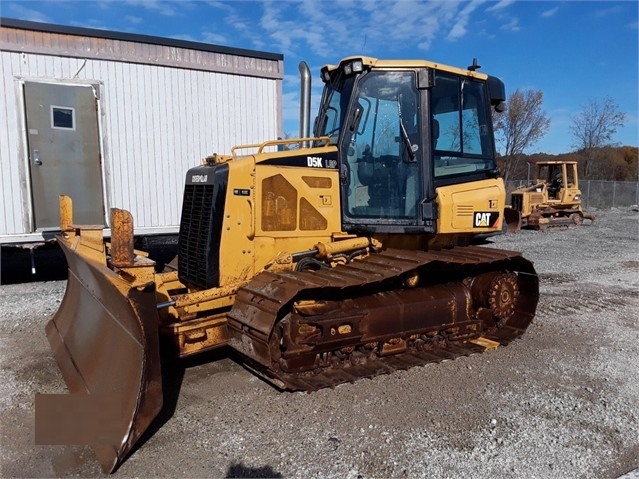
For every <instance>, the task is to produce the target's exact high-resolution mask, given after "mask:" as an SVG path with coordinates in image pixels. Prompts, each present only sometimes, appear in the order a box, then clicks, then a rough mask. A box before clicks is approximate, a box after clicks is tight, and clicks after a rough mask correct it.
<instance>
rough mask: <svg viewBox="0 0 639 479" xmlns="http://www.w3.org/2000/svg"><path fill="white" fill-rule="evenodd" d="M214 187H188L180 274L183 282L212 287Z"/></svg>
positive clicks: (180, 250) (184, 208)
mask: <svg viewBox="0 0 639 479" xmlns="http://www.w3.org/2000/svg"><path fill="white" fill-rule="evenodd" d="M214 189H215V188H214V186H213V185H186V186H185V188H184V201H183V206H182V218H181V220H180V236H179V241H178V271H179V277H180V281H182V282H183V283H188V284H192V285H196V286H200V287H202V288H210V287H211V286H214V285H213V284H211V282H212V278H211V277H210V272H209V270H208V268H207V265H208V261H207V259H208V255H209V249H210V243H209V240H210V237H211V231H210V229H211V225H212V218H211V216H212V214H213V193H214Z"/></svg>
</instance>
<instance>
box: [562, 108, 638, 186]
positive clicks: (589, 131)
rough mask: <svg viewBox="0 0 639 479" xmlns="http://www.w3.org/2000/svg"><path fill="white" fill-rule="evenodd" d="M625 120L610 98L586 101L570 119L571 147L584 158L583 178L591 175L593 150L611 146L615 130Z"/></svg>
mask: <svg viewBox="0 0 639 479" xmlns="http://www.w3.org/2000/svg"><path fill="white" fill-rule="evenodd" d="M625 119H626V114H625V113H623V112H621V111H619V106H618V105H617V102H616V101H615V100H613V99H612V98H610V97H607V98H605V99H604V100H603V101H598V100H594V99H590V100H588V102H587V103H586V104H585V105H583V106H582V107H581V111H580V112H579V113H578V114H576V115H575V116H573V117H572V124H571V125H570V131H571V132H572V136H573V139H574V141H575V142H574V144H573V146H574V147H575V148H576V149H577V150H579V151H581V152H582V153H583V156H584V163H583V168H584V178H588V177H589V176H590V174H591V169H592V163H593V159H594V156H595V150H596V149H597V148H601V147H604V146H611V144H612V137H613V135H614V134H615V133H616V132H617V128H620V127H622V126H623V124H624V121H625Z"/></svg>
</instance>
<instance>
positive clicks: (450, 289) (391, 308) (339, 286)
mask: <svg viewBox="0 0 639 479" xmlns="http://www.w3.org/2000/svg"><path fill="white" fill-rule="evenodd" d="M477 68H478V67H477V65H476V63H474V64H473V66H471V67H469V68H468V69H460V68H455V67H450V66H446V65H442V64H438V63H433V62H428V61H422V60H410V61H408V60H407V61H388V60H378V59H374V58H369V57H349V58H346V59H344V60H342V61H341V62H340V63H339V64H338V65H328V66H325V67H323V68H322V70H321V77H322V80H323V82H324V84H325V86H324V92H323V95H322V99H321V103H320V107H319V112H318V114H317V117H316V120H315V124H314V131H313V135H312V136H311V135H310V133H309V132H307V131H302V132H301V134H300V138H298V139H288V140H276V141H268V142H265V143H263V144H259V145H241V146H237V147H235V148H233V150H232V151H231V152H230V154H229V155H213V156H210V157H208V158H205V159H204V160H203V162H202V164H201V165H200V166H197V167H195V168H193V169H191V170H189V171H188V172H187V174H186V185H185V189H184V197H183V206H182V216H181V221H180V233H179V239H178V256H177V261H176V262H175V265H176V268H175V269H174V270H168V271H165V272H156V271H155V264H154V262H153V261H151V260H150V259H149V258H148V257H146V255H145V254H144V253H143V252H140V251H135V250H134V249H133V235H134V226H133V218H132V217H131V215H130V214H129V213H128V212H126V211H124V210H120V209H112V210H111V219H110V227H111V238H110V242H105V240H104V238H103V231H102V229H101V227H92V226H79V225H74V224H73V219H72V216H73V212H72V203H71V199H70V198H68V197H62V198H61V230H62V233H61V235H60V236H59V237H58V241H59V243H60V245H61V246H62V248H63V250H64V252H65V255H66V258H67V262H68V266H69V280H68V286H67V291H66V294H65V297H64V299H63V302H62V304H61V306H60V308H59V310H58V312H57V313H56V314H55V316H54V317H53V319H52V320H51V321H50V322H49V324H48V325H47V328H46V331H47V337H48V339H49V341H50V344H51V346H52V349H53V351H54V355H55V357H56V360H57V362H58V364H59V366H60V368H61V370H62V373H63V376H64V378H65V381H66V383H67V385H68V388H69V391H70V392H71V393H77V394H85V395H86V394H88V395H89V396H86V397H88V398H95V399H96V400H95V401H94V402H92V403H91V404H96V405H99V407H98V406H95V407H93V408H91V407H86V408H84V409H83V411H85V417H84V418H83V419H85V420H87V421H89V422H90V423H91V424H93V425H94V427H95V431H94V433H95V438H93V439H92V440H90V441H89V443H90V445H92V446H93V448H94V450H95V451H96V455H97V457H98V459H99V461H100V463H101V465H102V467H103V469H104V471H106V472H111V471H113V470H115V469H116V468H117V467H118V465H119V464H120V463H121V462H122V461H123V460H125V458H126V457H127V455H128V454H129V453H130V451H131V449H132V448H133V447H134V446H135V445H136V443H137V442H138V441H139V439H140V437H141V436H142V434H143V433H144V432H145V431H146V430H147V429H148V428H149V426H150V425H151V423H152V422H153V420H154V418H155V417H156V416H157V415H158V414H159V412H160V411H161V409H162V403H163V396H162V394H163V393H162V379H163V377H162V372H163V370H162V363H163V362H164V361H167V360H169V359H170V358H184V357H187V356H192V355H195V354H198V353H202V352H204V351H209V350H212V349H215V348H221V347H227V348H229V347H230V348H232V349H234V350H236V351H237V352H239V353H240V355H241V356H242V358H243V360H244V364H245V366H246V367H247V368H248V369H250V370H251V371H253V372H254V373H256V374H258V375H259V376H261V377H262V378H264V379H265V380H266V381H268V382H270V383H271V384H273V385H275V386H276V387H278V388H280V389H284V390H306V391H313V390H317V389H320V388H324V387H333V386H335V385H338V384H340V383H344V382H352V381H355V380H357V379H358V378H362V377H373V376H375V375H378V374H385V373H390V372H392V371H396V370H399V369H406V368H409V367H412V366H418V365H423V364H426V363H429V362H437V361H441V360H443V359H452V358H455V357H458V356H460V355H468V354H471V353H477V352H482V351H484V350H486V349H492V348H495V347H498V346H499V345H506V344H508V343H509V342H511V341H512V340H514V339H516V338H518V337H519V336H521V335H522V334H523V333H524V331H525V330H526V328H527V326H528V325H529V323H530V322H531V321H532V319H533V316H534V314H535V309H536V306H537V301H538V294H539V285H538V277H537V275H536V273H535V270H534V268H533V266H532V264H531V263H530V262H529V261H527V260H526V259H524V258H523V257H522V256H521V255H520V254H519V253H515V252H511V251H505V250H497V249H491V248H486V247H479V246H473V245H472V243H473V239H474V238H475V237H476V236H478V235H483V234H490V233H494V232H500V231H501V230H502V224H503V221H504V208H505V200H506V193H505V188H504V183H503V180H502V179H501V178H500V177H499V172H498V170H497V168H496V165H495V147H494V138H493V132H492V121H491V109H492V108H497V109H501V108H503V106H504V101H505V93H504V85H503V83H502V82H501V81H500V80H499V79H497V78H496V77H493V76H490V75H486V74H483V73H480V72H478V71H477ZM300 69H301V71H302V72H303V90H302V91H303V92H306V94H305V95H303V101H302V105H309V104H310V101H309V98H310V97H309V94H310V93H309V92H310V75H309V74H308V68H306V67H305V64H303V67H302V66H301V68H300ZM304 85H305V86H304ZM305 110H308V108H307V107H306V108H303V112H302V115H301V117H303V118H304V117H306V118H308V120H310V117H309V115H308V112H307V111H305ZM308 120H306V122H303V125H304V123H306V128H308V125H310V121H308ZM308 129H310V128H308ZM282 147H288V148H289V149H283V148H282ZM291 147H296V148H291ZM282 150H283V151H282ZM86 411H89V412H86ZM91 414H94V415H98V416H104V417H108V418H111V420H110V423H109V431H108V434H106V432H105V431H101V430H100V420H95V418H94V417H92V416H91ZM83 419H78V421H79V422H80V421H82V420H83ZM85 432H86V431H85ZM88 436H89V437H90V438H91V435H90V434H89V435H88Z"/></svg>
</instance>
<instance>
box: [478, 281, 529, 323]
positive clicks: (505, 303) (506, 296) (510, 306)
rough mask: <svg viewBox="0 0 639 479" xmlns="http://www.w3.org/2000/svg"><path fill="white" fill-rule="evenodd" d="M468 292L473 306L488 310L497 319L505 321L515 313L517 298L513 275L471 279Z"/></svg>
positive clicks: (517, 292) (515, 282) (517, 286)
mask: <svg viewBox="0 0 639 479" xmlns="http://www.w3.org/2000/svg"><path fill="white" fill-rule="evenodd" d="M470 291H471V296H472V298H473V303H474V305H475V306H476V307H478V308H487V309H489V310H490V312H491V313H492V315H493V316H494V317H495V318H497V319H500V320H503V321H506V320H508V319H509V318H510V317H511V316H512V315H513V313H514V312H515V307H516V304H517V297H518V296H519V285H518V283H517V275H516V274H515V273H512V272H508V273H485V274H482V275H480V276H477V277H476V278H473V279H472V284H471V287H470Z"/></svg>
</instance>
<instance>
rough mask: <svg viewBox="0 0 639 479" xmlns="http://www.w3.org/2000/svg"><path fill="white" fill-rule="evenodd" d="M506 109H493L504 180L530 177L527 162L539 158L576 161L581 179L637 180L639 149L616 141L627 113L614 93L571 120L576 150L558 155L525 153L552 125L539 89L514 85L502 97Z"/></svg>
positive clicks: (588, 105)
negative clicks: (510, 91)
mask: <svg viewBox="0 0 639 479" xmlns="http://www.w3.org/2000/svg"><path fill="white" fill-rule="evenodd" d="M506 105H507V108H506V110H505V111H503V112H501V113H494V114H493V129H494V130H495V140H496V142H497V144H498V145H500V146H502V148H503V154H502V155H498V158H497V163H498V165H499V167H500V170H501V171H502V174H503V176H504V179H505V180H509V179H524V178H527V177H528V163H536V162H537V161H542V160H573V161H577V163H578V165H579V175H580V178H581V179H589V180H615V181H637V180H638V165H637V157H638V149H637V147H636V146H620V145H618V144H616V143H615V142H614V135H615V133H616V132H617V130H618V129H619V128H621V127H623V125H624V123H625V120H626V114H625V113H624V112H622V111H621V110H620V109H619V106H618V105H617V103H616V102H615V101H614V100H613V99H612V98H605V99H603V100H598V99H590V100H588V101H587V102H586V103H585V104H584V105H583V106H582V107H581V110H580V111H578V112H577V113H576V114H575V115H574V116H572V117H571V120H570V133H571V136H572V140H573V143H572V147H573V148H574V151H572V152H569V153H563V154H559V155H550V154H546V153H536V154H530V155H529V154H525V153H524V151H525V150H527V149H530V148H531V147H533V146H534V145H535V144H536V143H537V142H538V141H539V140H541V138H543V137H544V135H546V133H547V132H548V130H549V129H550V119H549V118H548V116H547V115H546V113H545V112H544V111H543V93H542V92H541V91H539V90H532V89H527V90H520V89H517V90H516V91H515V92H513V93H512V95H510V97H509V98H508V99H507V101H506Z"/></svg>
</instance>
